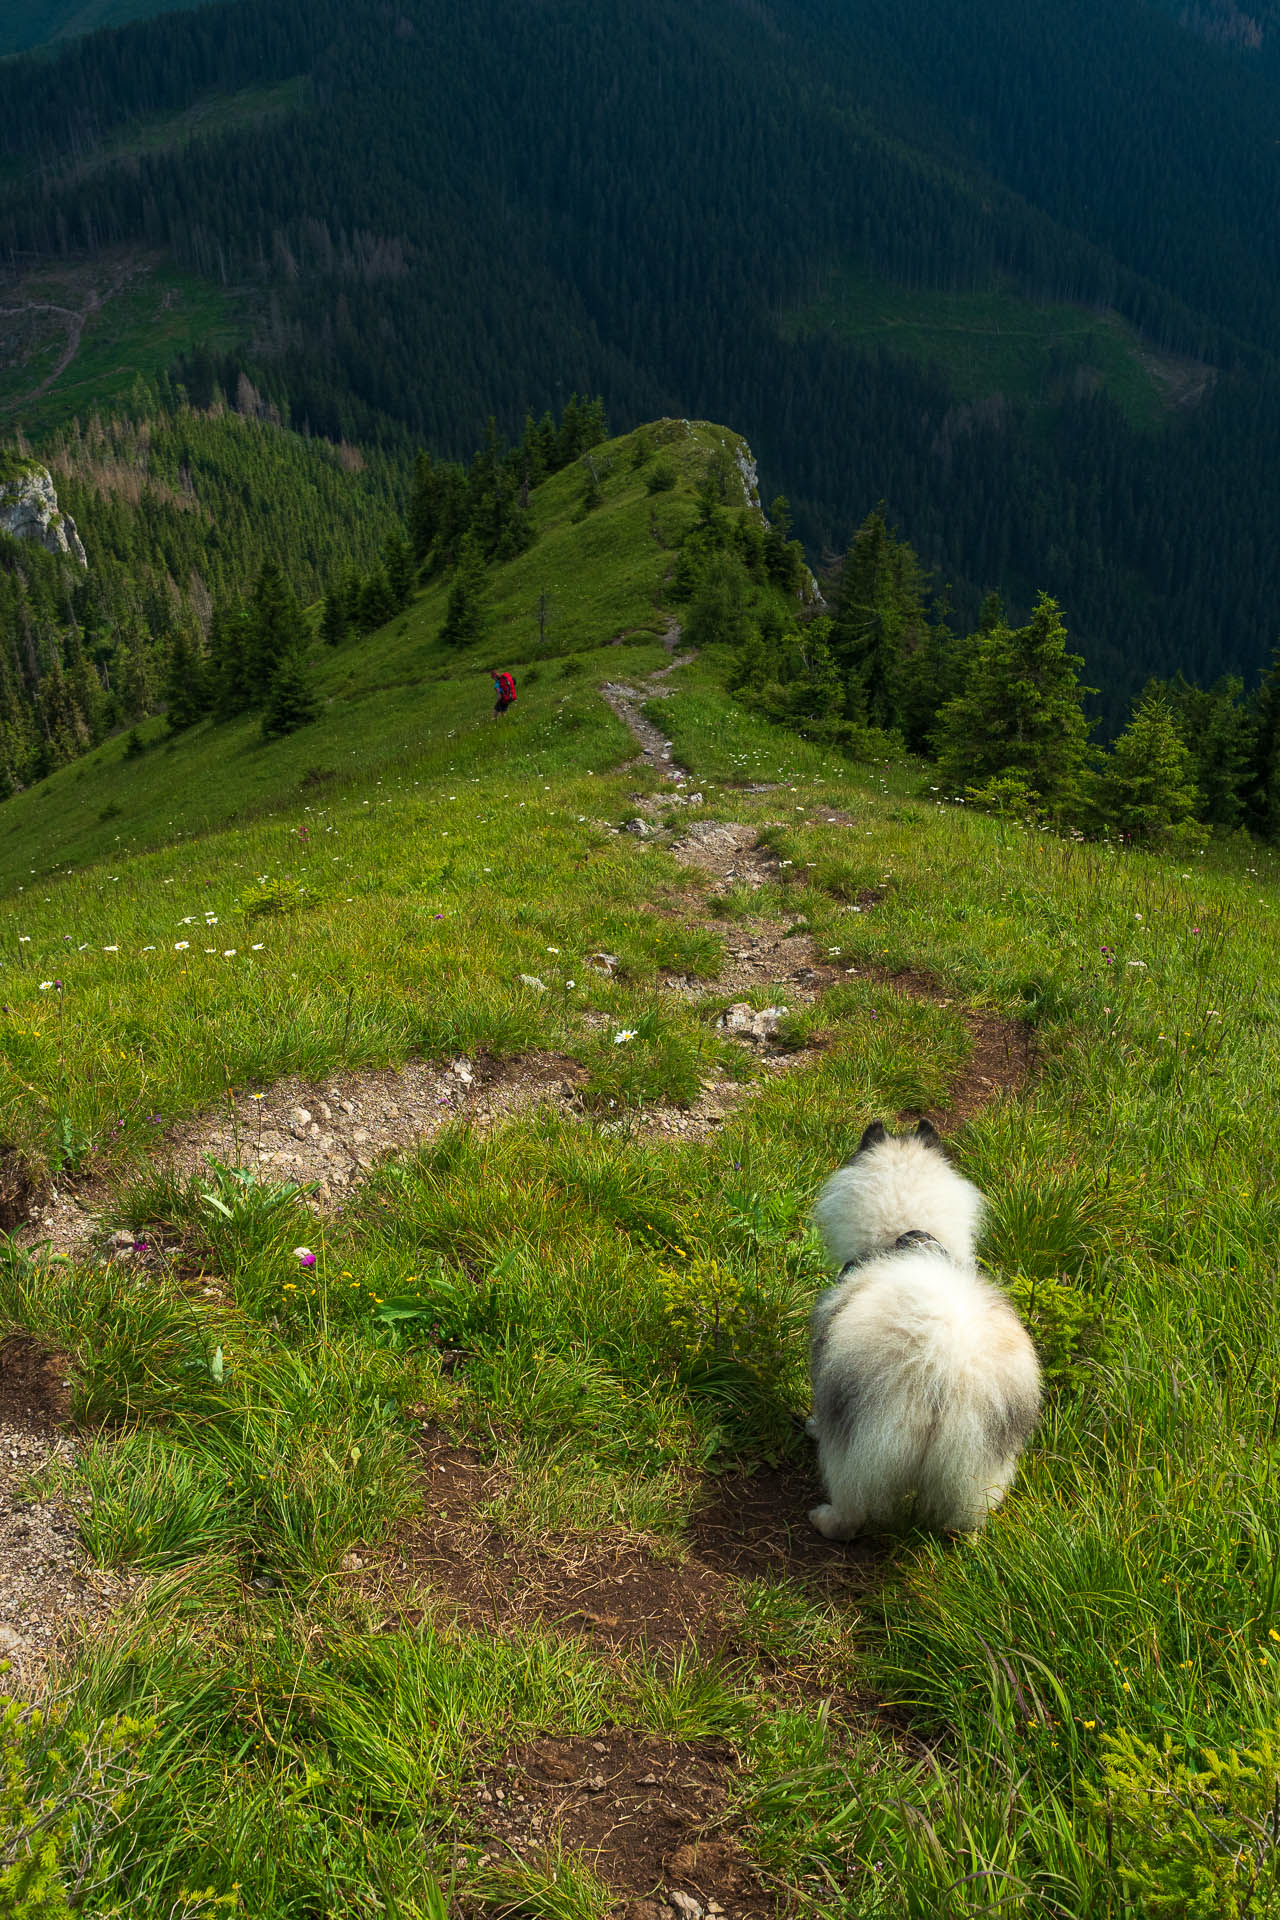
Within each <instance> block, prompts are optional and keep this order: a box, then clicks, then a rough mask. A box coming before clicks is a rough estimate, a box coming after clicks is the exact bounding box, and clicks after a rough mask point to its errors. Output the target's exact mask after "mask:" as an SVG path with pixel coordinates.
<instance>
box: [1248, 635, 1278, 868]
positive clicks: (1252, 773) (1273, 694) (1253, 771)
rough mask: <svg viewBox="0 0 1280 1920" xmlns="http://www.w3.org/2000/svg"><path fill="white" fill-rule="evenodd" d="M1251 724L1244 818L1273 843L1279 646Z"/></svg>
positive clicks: (1276, 809)
mask: <svg viewBox="0 0 1280 1920" xmlns="http://www.w3.org/2000/svg"><path fill="white" fill-rule="evenodd" d="M1253 722H1254V734H1253V752H1252V755H1251V764H1250V768H1249V773H1248V777H1247V782H1246V787H1245V805H1246V817H1247V820H1248V824H1249V826H1250V827H1251V828H1252V830H1253V832H1254V833H1256V834H1259V835H1261V837H1262V838H1263V839H1264V840H1275V839H1277V838H1280V646H1277V648H1276V650H1275V652H1274V653H1273V654H1272V656H1271V665H1270V666H1269V667H1268V668H1267V671H1266V672H1265V673H1264V674H1263V676H1262V684H1261V686H1260V687H1259V688H1258V691H1257V693H1256V694H1255V696H1254V702H1253Z"/></svg>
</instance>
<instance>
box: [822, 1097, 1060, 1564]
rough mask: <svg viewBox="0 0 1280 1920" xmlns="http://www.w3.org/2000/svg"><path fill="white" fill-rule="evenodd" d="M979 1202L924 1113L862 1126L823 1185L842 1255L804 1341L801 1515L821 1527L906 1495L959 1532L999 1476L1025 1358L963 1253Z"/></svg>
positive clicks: (848, 1521)
mask: <svg viewBox="0 0 1280 1920" xmlns="http://www.w3.org/2000/svg"><path fill="white" fill-rule="evenodd" d="M981 1210H982V1199H981V1195H980V1194H979V1193H978V1191H977V1189H976V1188H975V1187H973V1186H972V1185H971V1184H970V1182H968V1181H967V1180H965V1179H964V1178H963V1177H962V1176H961V1175H960V1174H959V1173H958V1172H957V1171H956V1169H955V1168H954V1167H952V1166H951V1164H950V1162H949V1161H948V1160H947V1159H946V1157H945V1155H944V1154H943V1153H942V1151H941V1143H940V1142H939V1141H938V1139H937V1136H936V1134H934V1133H933V1130H932V1128H927V1126H926V1128H924V1129H922V1130H918V1131H917V1133H916V1134H914V1135H911V1136H908V1137H906V1138H899V1139H892V1138H890V1137H889V1136H888V1135H886V1134H885V1132H884V1129H883V1128H878V1129H868V1132H867V1134H865V1135H864V1136H863V1144H862V1146H861V1148H860V1149H859V1152H858V1153H857V1154H855V1155H854V1157H853V1159H852V1160H851V1161H850V1162H848V1163H847V1164H846V1165H845V1166H844V1167H842V1168H841V1169H840V1170H839V1171H838V1172H837V1173H835V1174H833V1175H832V1177H831V1179H830V1180H829V1181H828V1182H827V1185H826V1186H825V1187H824V1189H823V1192H822V1195H821V1196H820V1198H819V1201H818V1206H817V1209H816V1218H817V1222H818V1225H819V1228H820V1229H821V1231H822V1234H823V1237H824V1239H825V1240H826V1243H827V1246H828V1249H829V1251H830V1252H831V1253H832V1255H833V1256H834V1257H835V1258H836V1259H838V1260H840V1262H841V1264H842V1266H843V1267H844V1268H845V1271H844V1272H843V1273H842V1275H841V1278H840V1279H839V1280H838V1281H837V1283H836V1285H835V1286H834V1287H831V1288H829V1289H828V1291H827V1292H826V1293H825V1294H823V1295H822V1297H821V1299H820V1300H819V1301H818V1304H817V1307H816V1308H815V1310H814V1316H813V1334H812V1347H811V1355H810V1361H811V1371H812V1376H813V1397H814V1413H813V1420H812V1422H811V1431H812V1432H813V1434H814V1436H815V1438H816V1439H817V1441H818V1450H819V1463H820V1466H821V1468H822V1473H823V1477H824V1479H825V1480H826V1483H827V1489H828V1493H829V1504H828V1505H826V1506H824V1507H817V1508H815V1509H814V1510H813V1513H812V1514H811V1516H810V1517H811V1519H812V1520H813V1522H814V1525H815V1526H817V1527H818V1529H819V1531H821V1532H823V1533H825V1534H827V1535H828V1536H829V1537H832V1538H848V1537H850V1536H851V1535H852V1534H854V1533H856V1532H858V1531H859V1529H860V1528H861V1527H863V1526H865V1525H866V1524H867V1523H868V1522H870V1521H873V1522H877V1523H880V1524H884V1523H888V1522H891V1521H893V1520H895V1519H898V1518H901V1517H903V1516H904V1515H905V1513H906V1512H907V1510H908V1508H909V1506H910V1503H911V1500H912V1498H913V1497H914V1503H915V1517H916V1518H917V1520H919V1521H920V1522H922V1523H923V1524H925V1525H928V1526H933V1527H937V1528H939V1529H940V1530H943V1531H969V1530H971V1529H973V1528H975V1527H980V1526H981V1525H982V1524H983V1522H984V1521H985V1519H986V1517H987V1514H988V1512H989V1510H990V1509H991V1508H992V1507H993V1506H995V1505H997V1504H998V1502H999V1501H1000V1500H1001V1499H1002V1498H1003V1495H1004V1493H1005V1490H1006V1488H1007V1487H1008V1485H1009V1482H1010V1481H1011V1480H1012V1478H1013V1473H1014V1470H1015V1468H1016V1465H1017V1458H1018V1454H1019V1452H1020V1451H1021V1448H1022V1446H1023V1443H1024V1442H1025V1440H1026V1437H1027V1435H1028V1434H1029V1433H1030V1431H1031V1429H1032V1427H1033V1426H1034V1424H1035V1420H1036V1415H1037V1413H1038V1410H1039V1404H1040V1370H1039V1366H1038V1363H1037V1361H1036V1356H1035V1350H1034V1348H1033V1347H1032V1345H1031V1342H1030V1340H1029V1339H1028V1337H1027V1334H1026V1332H1025V1330H1024V1328H1023V1327H1022V1324H1021V1322H1020V1321H1019V1319H1018V1317H1017V1315H1016V1313H1015V1312H1014V1310H1013V1308H1012V1307H1011V1306H1010V1305H1009V1303H1008V1301H1007V1300H1005V1298H1004V1296H1003V1295H1002V1294H1001V1293H1000V1292H999V1291H998V1289H996V1288H995V1287H993V1286H991V1285H990V1284H989V1283H988V1282H987V1281H985V1280H983V1279H982V1278H981V1276H980V1275H979V1274H978V1272H977V1270H976V1268H975V1266H974V1264H973V1244H974V1240H975V1238H976V1233H977V1227H978V1223H979V1221H980V1218H981ZM909 1216H910V1217H909ZM943 1234H946V1235H948V1236H949V1239H950V1242H951V1244H948V1242H947V1241H946V1240H944V1239H943V1238H942V1237H941V1236H942V1235H943Z"/></svg>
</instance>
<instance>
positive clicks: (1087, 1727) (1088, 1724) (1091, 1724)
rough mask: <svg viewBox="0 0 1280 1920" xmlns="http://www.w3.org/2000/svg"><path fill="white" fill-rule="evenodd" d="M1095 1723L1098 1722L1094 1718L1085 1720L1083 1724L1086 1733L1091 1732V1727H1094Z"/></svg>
mask: <svg viewBox="0 0 1280 1920" xmlns="http://www.w3.org/2000/svg"><path fill="white" fill-rule="evenodd" d="M1097 1724H1098V1723H1097V1721H1096V1720H1086V1721H1085V1723H1084V1725H1085V1731H1086V1732H1088V1733H1092V1732H1093V1729H1094V1728H1095V1727H1096V1726H1097Z"/></svg>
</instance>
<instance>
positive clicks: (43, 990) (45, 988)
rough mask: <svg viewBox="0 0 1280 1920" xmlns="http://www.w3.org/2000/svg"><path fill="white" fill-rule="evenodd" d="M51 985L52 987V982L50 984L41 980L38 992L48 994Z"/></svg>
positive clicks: (48, 981) (49, 981)
mask: <svg viewBox="0 0 1280 1920" xmlns="http://www.w3.org/2000/svg"><path fill="white" fill-rule="evenodd" d="M52 985H53V982H52V980H42V981H41V982H40V991H41V993H48V991H49V989H50V987H51V986H52Z"/></svg>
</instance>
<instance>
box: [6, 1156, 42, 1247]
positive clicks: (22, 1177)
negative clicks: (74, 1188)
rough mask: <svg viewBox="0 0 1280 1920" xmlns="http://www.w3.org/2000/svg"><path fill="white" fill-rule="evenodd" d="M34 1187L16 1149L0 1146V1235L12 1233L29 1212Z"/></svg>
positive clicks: (33, 1195)
mask: <svg viewBox="0 0 1280 1920" xmlns="http://www.w3.org/2000/svg"><path fill="white" fill-rule="evenodd" d="M34 1198H35V1187H34V1184H33V1182H32V1179H31V1174H30V1171H29V1170H28V1167H27V1163H26V1161H25V1160H24V1159H23V1157H22V1155H21V1154H20V1153H19V1152H18V1150H17V1148H16V1147H5V1146H0V1233H12V1232H13V1230H14V1228H15V1227H17V1226H20V1225H21V1224H22V1222H23V1221H24V1220H25V1219H26V1217H27V1215H28V1213H29V1212H30V1211H31V1204H32V1201H33V1199H34Z"/></svg>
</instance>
